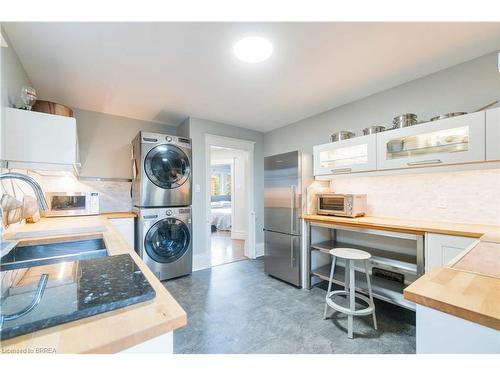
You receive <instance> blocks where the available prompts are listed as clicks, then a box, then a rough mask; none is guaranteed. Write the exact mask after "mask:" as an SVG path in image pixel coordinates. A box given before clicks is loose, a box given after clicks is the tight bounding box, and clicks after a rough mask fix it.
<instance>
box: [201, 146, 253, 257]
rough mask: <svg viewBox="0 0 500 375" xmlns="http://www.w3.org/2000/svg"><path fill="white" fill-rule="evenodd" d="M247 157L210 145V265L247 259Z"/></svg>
mask: <svg viewBox="0 0 500 375" xmlns="http://www.w3.org/2000/svg"><path fill="white" fill-rule="evenodd" d="M247 154H248V153H247V151H244V150H237V149H232V148H225V147H219V146H210V186H209V189H210V231H211V249H210V266H217V265H220V264H225V263H230V262H235V261H238V260H243V259H247V258H246V256H245V239H246V235H247V207H246V202H247V199H246V194H247V192H246V186H245V175H246V174H245V170H246V164H247V163H246V160H247V158H248V155H247Z"/></svg>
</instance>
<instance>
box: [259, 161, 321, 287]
mask: <svg viewBox="0 0 500 375" xmlns="http://www.w3.org/2000/svg"><path fill="white" fill-rule="evenodd" d="M311 169H312V159H311V157H310V156H309V155H306V154H303V153H301V152H300V151H292V152H287V153H285V154H279V155H273V156H268V157H265V158H264V242H265V243H264V245H265V248H264V255H265V257H264V269H265V272H266V273H267V274H269V275H271V276H274V277H276V278H278V279H281V280H283V281H286V282H288V283H290V284H293V285H295V286H301V242H302V241H301V235H302V233H301V221H300V217H301V215H302V211H303V209H305V197H306V195H305V188H306V187H307V185H308V184H309V183H310V182H311V181H312V171H311ZM303 198H304V199H303Z"/></svg>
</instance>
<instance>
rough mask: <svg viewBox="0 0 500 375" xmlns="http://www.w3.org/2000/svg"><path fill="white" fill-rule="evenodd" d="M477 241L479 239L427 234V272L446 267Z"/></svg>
mask: <svg viewBox="0 0 500 375" xmlns="http://www.w3.org/2000/svg"><path fill="white" fill-rule="evenodd" d="M476 241H477V238H471V237H460V236H449V235H445V234H434V233H426V235H425V272H429V271H432V270H433V269H434V268H437V267H443V266H445V265H446V264H448V263H449V262H450V261H451V260H453V258H455V257H456V256H457V255H458V254H460V253H461V252H462V251H464V250H465V249H467V248H468V247H469V246H471V245H472V244H473V243H474V242H476Z"/></svg>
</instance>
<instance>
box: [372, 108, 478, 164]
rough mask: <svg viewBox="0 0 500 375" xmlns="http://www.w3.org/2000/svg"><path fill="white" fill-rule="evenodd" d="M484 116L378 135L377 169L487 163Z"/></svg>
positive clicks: (428, 123) (431, 123) (444, 121)
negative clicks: (485, 161)
mask: <svg viewBox="0 0 500 375" xmlns="http://www.w3.org/2000/svg"><path fill="white" fill-rule="evenodd" d="M484 140H485V114H484V112H477V113H471V114H468V115H463V116H457V117H451V118H448V119H444V120H439V121H432V122H427V123H425V124H419V125H414V126H410V127H407V128H402V129H394V130H389V131H386V132H383V133H378V134H377V169H395V168H412V167H424V166H432V165H444V164H459V163H472V162H479V161H484V160H485V142H484Z"/></svg>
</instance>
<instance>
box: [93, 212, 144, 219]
mask: <svg viewBox="0 0 500 375" xmlns="http://www.w3.org/2000/svg"><path fill="white" fill-rule="evenodd" d="M101 216H104V217H106V219H129V218H130V219H133V218H135V217H137V215H136V213H135V212H132V211H125V212H103V213H101Z"/></svg>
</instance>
